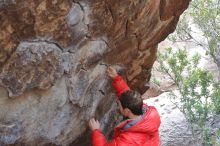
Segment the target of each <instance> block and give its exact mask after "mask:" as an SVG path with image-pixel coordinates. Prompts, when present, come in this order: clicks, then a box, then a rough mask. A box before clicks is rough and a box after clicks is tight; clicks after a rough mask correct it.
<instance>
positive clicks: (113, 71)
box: [107, 66, 118, 78]
mask: <svg viewBox="0 0 220 146" xmlns="http://www.w3.org/2000/svg"><path fill="white" fill-rule="evenodd" d="M107 74H108V76H110V77H111V78H115V77H116V76H117V75H118V73H117V71H116V69H115V68H114V67H112V66H109V67H108V69H107Z"/></svg>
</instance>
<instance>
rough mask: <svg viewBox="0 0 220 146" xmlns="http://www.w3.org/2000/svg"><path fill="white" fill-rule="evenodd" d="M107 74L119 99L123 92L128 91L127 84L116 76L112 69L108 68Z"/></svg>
mask: <svg viewBox="0 0 220 146" xmlns="http://www.w3.org/2000/svg"><path fill="white" fill-rule="evenodd" d="M107 73H108V75H109V76H110V77H111V78H112V79H113V81H112V87H113V88H114V89H115V91H116V95H117V96H118V97H120V96H121V94H122V93H124V92H125V91H127V90H130V88H129V87H128V85H127V83H126V82H125V81H124V79H123V78H122V77H121V76H120V75H118V73H117V71H116V70H115V69H114V68H113V67H111V66H110V67H108V69H107Z"/></svg>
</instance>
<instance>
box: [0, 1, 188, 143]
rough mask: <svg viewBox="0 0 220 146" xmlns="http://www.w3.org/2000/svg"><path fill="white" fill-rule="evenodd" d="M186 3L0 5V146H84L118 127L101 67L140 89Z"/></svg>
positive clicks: (113, 97) (111, 97) (144, 87)
mask: <svg viewBox="0 0 220 146" xmlns="http://www.w3.org/2000/svg"><path fill="white" fill-rule="evenodd" d="M189 1H190V0H123V1H119V0H62V1H61V0H60V1H58V0H28V1H26V0H7V1H6V0H0V20H1V23H0V84H1V88H0V94H1V95H0V105H1V106H0V131H1V132H0V145H14V146H18V145H22V146H46V145H50V146H53V145H54V146H58V145H62V146H68V145H74V146H76V145H77V146H79V145H83V146H85V145H89V139H88V136H89V132H88V129H87V122H88V119H89V118H91V117H96V118H97V119H99V120H101V123H102V128H103V130H104V132H105V134H106V135H108V136H109V135H111V130H112V128H113V127H114V126H115V124H116V123H117V122H118V121H119V120H120V119H119V118H118V116H117V114H116V113H117V112H116V106H115V96H114V93H113V92H112V89H111V85H110V79H109V78H108V77H107V76H106V72H105V70H106V64H110V65H115V64H121V65H123V66H124V67H125V70H124V72H125V74H124V76H125V78H126V79H127V81H128V84H129V85H130V86H131V88H132V89H135V90H138V91H140V92H141V93H143V92H145V91H146V90H147V88H148V87H146V86H145V84H146V82H148V81H149V79H150V74H151V68H152V65H153V63H154V61H155V59H156V48H157V44H158V43H159V42H161V41H162V40H163V39H165V38H166V37H167V36H168V35H169V34H170V33H172V32H173V31H174V30H175V27H176V24H177V22H178V19H179V16H180V15H181V13H182V12H183V11H184V10H185V9H186V8H187V6H188V4H189Z"/></svg>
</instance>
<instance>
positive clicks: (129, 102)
mask: <svg viewBox="0 0 220 146" xmlns="http://www.w3.org/2000/svg"><path fill="white" fill-rule="evenodd" d="M119 100H120V102H121V105H122V107H123V108H128V109H130V110H131V112H132V113H133V114H135V115H142V114H143V111H142V106H143V100H142V98H141V94H140V93H138V92H136V91H133V90H128V91H126V92H124V93H122V94H121V96H120V98H119Z"/></svg>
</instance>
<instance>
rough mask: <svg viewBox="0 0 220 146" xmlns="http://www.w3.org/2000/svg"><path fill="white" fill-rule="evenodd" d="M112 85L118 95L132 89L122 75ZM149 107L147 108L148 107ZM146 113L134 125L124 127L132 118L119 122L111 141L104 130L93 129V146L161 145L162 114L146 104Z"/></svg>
mask: <svg viewBox="0 0 220 146" xmlns="http://www.w3.org/2000/svg"><path fill="white" fill-rule="evenodd" d="M112 85H113V87H114V89H115V90H116V94H117V96H119V97H120V95H121V94H122V93H123V92H125V91H127V90H130V88H129V87H128V85H127V84H126V82H125V81H124V80H123V78H122V77H121V76H117V77H115V78H114V79H113V82H112ZM146 107H147V108H146ZM143 109H147V110H144V114H143V116H142V118H141V119H140V120H139V121H138V122H137V123H136V124H134V125H133V126H131V127H129V128H126V129H124V128H123V127H124V126H125V125H127V124H128V123H129V122H131V121H132V120H126V121H124V122H122V123H121V124H119V125H118V126H117V127H116V128H115V131H114V136H113V139H112V140H111V141H109V142H108V141H107V140H106V138H105V136H104V135H103V134H102V132H101V131H100V130H98V129H96V130H93V131H92V145H93V146H159V145H160V138H159V132H158V129H159V126H160V116H159V114H158V112H157V110H156V108H155V107H153V106H147V105H144V107H143Z"/></svg>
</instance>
